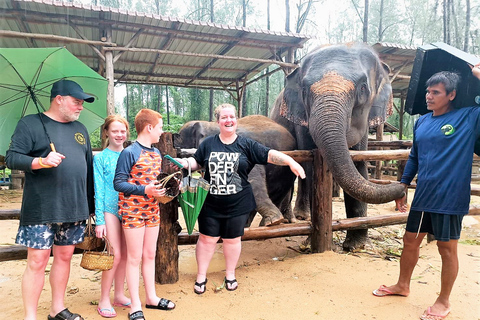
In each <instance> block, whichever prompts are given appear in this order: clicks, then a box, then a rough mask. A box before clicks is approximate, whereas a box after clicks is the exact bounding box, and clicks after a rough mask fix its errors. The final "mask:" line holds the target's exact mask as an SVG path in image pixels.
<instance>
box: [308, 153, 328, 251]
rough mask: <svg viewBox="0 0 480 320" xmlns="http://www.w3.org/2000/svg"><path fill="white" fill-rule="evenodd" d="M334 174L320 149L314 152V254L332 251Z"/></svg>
mask: <svg viewBox="0 0 480 320" xmlns="http://www.w3.org/2000/svg"><path fill="white" fill-rule="evenodd" d="M332 183H333V182H332V173H331V172H330V170H329V169H328V168H327V164H326V163H325V162H324V159H323V157H322V155H321V154H320V151H319V150H318V149H316V150H314V151H313V183H312V186H311V188H312V201H310V203H311V208H310V212H311V215H312V252H313V253H321V252H325V251H327V250H332V241H333V234H332Z"/></svg>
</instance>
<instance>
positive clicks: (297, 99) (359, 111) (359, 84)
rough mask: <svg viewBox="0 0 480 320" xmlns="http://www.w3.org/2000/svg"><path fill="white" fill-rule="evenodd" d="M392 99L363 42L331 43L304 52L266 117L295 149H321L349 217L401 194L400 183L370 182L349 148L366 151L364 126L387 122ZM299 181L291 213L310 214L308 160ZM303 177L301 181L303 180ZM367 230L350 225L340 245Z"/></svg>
mask: <svg viewBox="0 0 480 320" xmlns="http://www.w3.org/2000/svg"><path fill="white" fill-rule="evenodd" d="M392 104H393V98H392V89H391V85H390V81H389V78H388V73H387V72H386V70H385V69H384V66H383V65H382V63H381V61H380V60H379V58H378V56H377V54H376V53H375V52H374V51H373V50H372V49H371V48H370V47H368V46H367V45H364V44H354V45H349V46H347V45H335V46H328V47H322V48H319V49H316V50H314V51H312V52H310V53H309V54H307V55H306V56H305V57H304V58H303V60H302V62H301V65H300V66H299V67H298V68H297V69H295V70H294V71H293V72H291V73H290V74H289V75H288V76H287V78H286V84H285V88H284V89H283V91H282V92H281V93H280V95H279V96H278V98H277V99H276V102H275V105H274V107H273V109H272V111H271V114H270V118H272V119H273V120H275V121H276V122H277V123H279V124H281V125H282V126H284V127H285V128H286V129H287V130H288V131H289V132H290V133H291V134H292V135H293V136H294V137H295V139H296V143H297V146H296V147H297V149H299V150H311V149H317V148H318V149H319V150H320V152H321V154H322V156H323V158H324V159H325V161H326V163H327V166H328V167H329V169H330V171H331V172H332V176H333V179H334V180H335V181H336V182H337V183H338V184H339V185H340V186H341V187H342V189H343V190H344V196H345V208H346V215H347V218H351V217H364V216H366V214H367V204H366V203H385V202H389V201H392V200H394V199H397V198H401V197H402V196H403V195H404V188H403V187H402V186H401V185H400V184H390V185H382V186H380V185H376V184H373V183H371V182H369V181H368V179H367V178H368V176H367V166H366V163H365V162H355V163H354V162H353V161H352V159H351V157H350V154H349V149H350V150H366V149H367V142H368V128H369V125H371V124H373V123H381V122H383V121H385V118H386V115H387V111H388V110H391V108H392ZM304 168H305V171H306V175H307V179H306V180H305V181H299V190H298V196H297V203H296V205H295V209H294V214H295V216H297V217H300V218H304V219H305V218H307V217H309V216H310V195H311V194H310V192H311V191H310V188H306V186H308V185H310V184H311V183H312V177H313V174H312V172H313V171H312V165H311V164H310V165H305V164H304ZM302 182H303V183H302ZM367 231H368V230H366V229H362V230H350V231H348V232H347V236H346V239H345V241H344V243H343V248H344V250H353V249H355V248H360V247H363V246H364V245H365V243H366V241H367Z"/></svg>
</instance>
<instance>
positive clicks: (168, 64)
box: [0, 0, 309, 91]
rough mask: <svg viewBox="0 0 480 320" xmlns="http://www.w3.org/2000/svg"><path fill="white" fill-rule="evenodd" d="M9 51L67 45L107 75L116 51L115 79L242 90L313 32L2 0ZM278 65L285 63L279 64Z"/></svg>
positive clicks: (1, 33) (0, 32)
mask: <svg viewBox="0 0 480 320" xmlns="http://www.w3.org/2000/svg"><path fill="white" fill-rule="evenodd" d="M0 39H1V40H0V43H1V46H2V47H5V48H14V47H18V48H25V47H29V48H41V47H58V46H65V47H67V49H68V50H69V51H70V52H71V53H73V54H74V55H75V56H77V57H78V58H79V59H81V60H82V61H83V62H84V63H86V64H87V65H88V66H90V67H91V68H92V69H94V70H96V71H98V72H99V73H100V74H102V75H104V76H106V77H107V78H108V75H105V57H106V55H108V54H109V52H113V63H114V72H115V73H114V79H115V81H116V82H124V83H143V84H161V85H172V86H183V87H200V88H215V89H222V90H223V89H228V90H233V91H238V88H239V87H242V86H243V85H244V83H246V82H248V81H249V80H251V79H252V78H254V77H255V75H257V74H258V73H259V72H261V71H262V70H263V69H265V68H266V67H268V66H269V65H271V64H276V65H277V66H279V67H281V68H284V69H287V70H288V69H292V68H294V67H295V65H294V64H292V63H288V62H286V61H285V60H287V61H288V58H287V56H293V55H291V52H293V50H294V49H297V48H301V47H303V44H304V43H305V42H306V41H307V40H308V39H309V37H308V36H305V35H299V34H293V33H285V32H273V31H265V30H256V29H255V30H252V29H248V28H242V27H235V26H225V25H217V24H213V23H206V22H195V21H188V20H184V19H179V18H173V17H164V16H159V15H153V14H145V13H140V12H132V11H126V10H120V9H115V8H108V7H102V6H93V5H84V4H79V3H71V2H53V1H49V0H3V1H0ZM277 69H278V68H277Z"/></svg>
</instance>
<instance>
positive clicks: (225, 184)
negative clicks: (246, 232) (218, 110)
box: [193, 134, 270, 218]
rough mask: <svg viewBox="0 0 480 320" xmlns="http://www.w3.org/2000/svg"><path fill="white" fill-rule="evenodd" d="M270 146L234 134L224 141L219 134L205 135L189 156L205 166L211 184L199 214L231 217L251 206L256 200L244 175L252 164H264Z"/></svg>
mask: <svg viewBox="0 0 480 320" xmlns="http://www.w3.org/2000/svg"><path fill="white" fill-rule="evenodd" d="M268 151H270V148H267V147H265V146H264V145H262V144H260V143H258V142H257V141H255V140H252V139H249V138H246V137H241V136H237V139H236V140H235V141H234V142H233V143H231V144H224V143H222V141H221V140H220V137H219V135H218V134H217V135H214V136H211V137H208V138H206V139H205V140H204V141H203V142H202V143H201V144H200V146H199V147H198V149H197V151H196V152H195V154H194V155H193V157H194V158H195V160H196V161H197V162H198V163H199V164H200V165H201V166H203V167H204V168H205V180H207V181H208V182H209V183H210V185H211V187H210V192H209V193H208V195H207V199H206V200H205V204H204V205H203V207H202V211H201V213H200V214H204V215H207V216H210V217H218V218H225V217H234V216H238V215H242V214H245V213H248V212H250V211H252V210H254V209H255V207H256V203H255V198H254V196H253V192H252V187H251V186H250V183H249V182H248V174H249V173H250V171H251V170H252V168H253V167H254V166H255V165H256V164H267V160H268Z"/></svg>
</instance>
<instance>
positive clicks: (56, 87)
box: [50, 80, 95, 103]
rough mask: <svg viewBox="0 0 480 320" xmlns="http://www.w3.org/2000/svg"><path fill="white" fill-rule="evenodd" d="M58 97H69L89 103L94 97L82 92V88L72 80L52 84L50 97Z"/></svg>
mask: <svg viewBox="0 0 480 320" xmlns="http://www.w3.org/2000/svg"><path fill="white" fill-rule="evenodd" d="M59 95H60V96H71V97H74V98H77V99H80V100H84V101H85V102H89V103H91V102H93V101H95V97H93V96H91V95H89V94H86V93H85V92H83V89H82V87H80V85H79V84H78V83H76V82H75V81H72V80H59V81H57V82H55V83H54V84H53V86H52V90H51V91H50V97H51V98H55V97H56V96H59Z"/></svg>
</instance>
